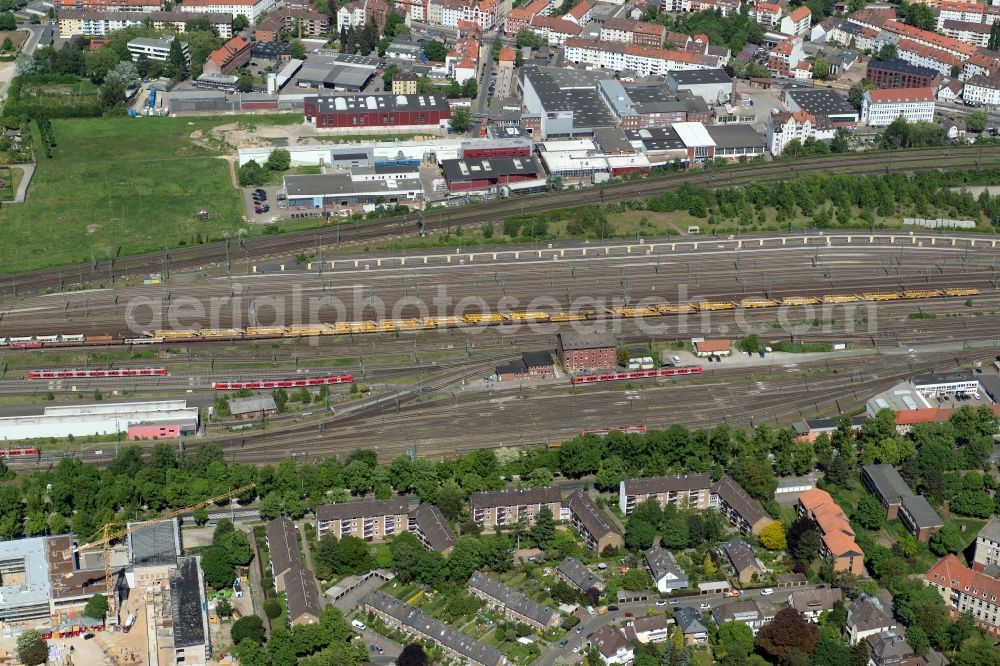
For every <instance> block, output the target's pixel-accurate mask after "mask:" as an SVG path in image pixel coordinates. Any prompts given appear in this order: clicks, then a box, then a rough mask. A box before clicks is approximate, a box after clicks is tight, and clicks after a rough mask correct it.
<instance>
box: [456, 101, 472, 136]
mask: <svg viewBox="0 0 1000 666" xmlns="http://www.w3.org/2000/svg"><path fill="white" fill-rule="evenodd" d="M471 126H472V111H471V110H470V109H469V107H467V106H457V107H455V108H454V109H452V110H451V129H453V130H454V131H456V132H459V133H461V132H467V131H469V128H470V127H471Z"/></svg>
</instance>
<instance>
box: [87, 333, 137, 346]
mask: <svg viewBox="0 0 1000 666" xmlns="http://www.w3.org/2000/svg"><path fill="white" fill-rule="evenodd" d="M145 339H149V340H152V339H154V338H145ZM114 342H115V338H114V336H112V335H107V334H104V335H86V336H84V338H83V344H85V345H111V344H114Z"/></svg>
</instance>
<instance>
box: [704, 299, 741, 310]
mask: <svg viewBox="0 0 1000 666" xmlns="http://www.w3.org/2000/svg"><path fill="white" fill-rule="evenodd" d="M697 307H698V309H699V310H701V311H705V310H708V311H713V310H732V309H733V308H735V307H736V304H735V303H731V302H729V301H705V302H703V303H698V305H697Z"/></svg>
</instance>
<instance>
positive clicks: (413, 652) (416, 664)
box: [396, 643, 429, 666]
mask: <svg viewBox="0 0 1000 666" xmlns="http://www.w3.org/2000/svg"><path fill="white" fill-rule="evenodd" d="M428 663H429V662H428V659H427V655H426V654H425V653H424V648H423V646H422V645H421V644H420V643H410V644H409V645H407V646H406V647H404V648H403V651H402V652H400V653H399V656H398V657H396V666H427V664H428Z"/></svg>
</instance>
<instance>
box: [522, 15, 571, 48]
mask: <svg viewBox="0 0 1000 666" xmlns="http://www.w3.org/2000/svg"><path fill="white" fill-rule="evenodd" d="M528 27H529V28H530V29H531V30H532V32H536V33H538V34H539V35H542V36H543V37H545V38H546V39H547V40H548V41H549V46H561V45H563V44H565V43H566V40H567V39H569V38H570V37H576V36H577V35H579V34H580V31H581V30H583V28H581V27H580V26H579V25H577V24H576V23H573V22H572V21H567V20H566V19H562V18H556V17H554V16H540V15H536V16H534V17H532V19H531V23H529V24H528Z"/></svg>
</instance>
